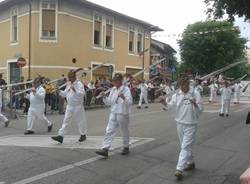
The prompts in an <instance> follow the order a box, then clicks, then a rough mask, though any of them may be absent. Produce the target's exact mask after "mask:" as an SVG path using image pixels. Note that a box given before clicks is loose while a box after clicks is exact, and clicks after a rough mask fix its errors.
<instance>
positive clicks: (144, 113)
mask: <svg viewBox="0 0 250 184" xmlns="http://www.w3.org/2000/svg"><path fill="white" fill-rule="evenodd" d="M159 112H164V111H163V110H157V111H148V112H140V113H135V114H131V115H130V117H131V118H133V117H136V116H141V115H146V114H155V113H159Z"/></svg>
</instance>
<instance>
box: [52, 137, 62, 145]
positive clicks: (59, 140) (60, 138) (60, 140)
mask: <svg viewBox="0 0 250 184" xmlns="http://www.w3.org/2000/svg"><path fill="white" fill-rule="evenodd" d="M51 139H53V140H54V141H57V142H59V143H61V144H62V143H63V136H60V135H58V136H54V137H51Z"/></svg>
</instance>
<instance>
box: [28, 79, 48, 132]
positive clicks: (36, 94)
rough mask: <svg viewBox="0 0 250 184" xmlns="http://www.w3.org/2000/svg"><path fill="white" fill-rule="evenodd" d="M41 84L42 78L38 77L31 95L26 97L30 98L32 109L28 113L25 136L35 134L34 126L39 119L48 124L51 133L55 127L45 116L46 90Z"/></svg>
mask: <svg viewBox="0 0 250 184" xmlns="http://www.w3.org/2000/svg"><path fill="white" fill-rule="evenodd" d="M41 82H42V78H41V77H37V78H36V79H35V80H34V84H33V87H32V88H31V93H30V94H27V95H26V98H28V99H29V101H30V107H29V111H28V119H27V131H26V132H25V133H24V134H25V135H29V134H34V133H35V132H34V130H33V125H34V122H35V121H36V120H37V119H39V120H40V121H42V122H46V125H47V126H48V132H51V130H52V127H53V124H52V123H51V122H50V121H49V120H48V118H47V117H46V116H45V115H44V110H45V101H44V99H45V89H44V88H43V86H42V84H41Z"/></svg>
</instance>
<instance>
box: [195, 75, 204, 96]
mask: <svg viewBox="0 0 250 184" xmlns="http://www.w3.org/2000/svg"><path fill="white" fill-rule="evenodd" d="M194 90H195V91H196V92H198V93H199V94H200V95H201V94H202V92H203V87H202V86H201V80H200V79H198V78H197V79H195V86H194Z"/></svg>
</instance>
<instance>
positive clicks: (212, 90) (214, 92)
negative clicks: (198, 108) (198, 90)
mask: <svg viewBox="0 0 250 184" xmlns="http://www.w3.org/2000/svg"><path fill="white" fill-rule="evenodd" d="M208 87H209V88H210V98H209V103H212V102H213V101H215V100H216V97H217V90H218V85H217V84H216V83H215V82H213V83H212V84H211V85H209V86H208Z"/></svg>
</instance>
